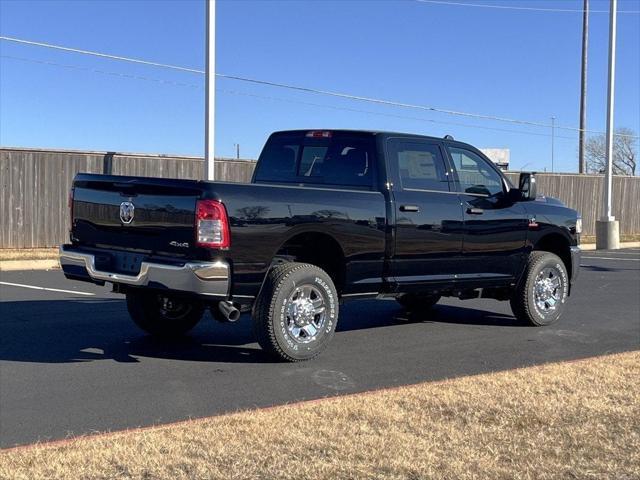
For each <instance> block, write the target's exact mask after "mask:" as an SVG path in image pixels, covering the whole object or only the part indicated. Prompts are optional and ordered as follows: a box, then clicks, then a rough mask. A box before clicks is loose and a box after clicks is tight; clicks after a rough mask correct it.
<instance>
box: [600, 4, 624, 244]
mask: <svg viewBox="0 0 640 480" xmlns="http://www.w3.org/2000/svg"><path fill="white" fill-rule="evenodd" d="M617 9H618V0H611V8H610V10H609V86H608V88H607V139H606V158H607V165H606V168H605V180H604V196H603V203H602V216H601V217H600V221H598V222H597V224H596V248H598V249H600V248H602V249H616V248H620V224H619V222H617V221H616V219H615V217H614V216H613V215H612V213H613V212H612V209H611V205H612V198H611V197H612V178H611V175H612V173H613V172H612V170H613V106H614V96H615V71H616V14H617Z"/></svg>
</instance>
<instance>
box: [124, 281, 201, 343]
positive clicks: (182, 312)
mask: <svg viewBox="0 0 640 480" xmlns="http://www.w3.org/2000/svg"><path fill="white" fill-rule="evenodd" d="M127 310H129V315H130V316H131V319H132V320H133V322H134V323H135V324H136V325H137V326H138V327H140V328H141V329H142V330H144V331H145V332H147V333H149V334H151V335H154V336H157V337H163V338H171V337H177V336H182V335H184V334H185V333H187V332H188V331H189V330H191V329H192V328H193V327H195V326H196V325H197V323H198V322H199V321H200V319H201V318H202V314H203V313H204V306H203V305H202V303H200V302H198V301H197V300H191V299H189V300H188V299H184V298H180V297H176V296H173V295H167V294H164V293H156V292H150V291H145V290H141V291H133V290H131V291H129V292H127Z"/></svg>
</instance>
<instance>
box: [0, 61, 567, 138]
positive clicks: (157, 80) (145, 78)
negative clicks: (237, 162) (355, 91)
mask: <svg viewBox="0 0 640 480" xmlns="http://www.w3.org/2000/svg"><path fill="white" fill-rule="evenodd" d="M0 58H6V59H10V60H17V61H21V62H29V63H35V64H39V65H47V66H53V67H61V68H66V69H72V70H79V71H83V72H90V73H98V74H101V75H108V76H113V77H118V78H124V79H127V80H142V81H150V82H155V83H161V84H166V85H172V86H179V87H191V88H198V89H201V88H202V85H197V84H194V83H184V82H175V81H172V80H166V79H160V78H154V77H148V76H142V75H131V74H126V73H121V72H113V71H108V70H102V69H96V68H89V67H83V66H79V65H71V64H64V63H58V62H52V61H49V60H38V59H34V58H25V57H16V56H13V55H0ZM216 91H217V92H220V93H226V94H230V95H239V96H245V97H252V98H260V99H264V100H273V101H278V102H285V103H294V104H298V105H307V106H312V107H320V108H327V109H332V110H340V111H347V112H355V113H364V114H369V115H378V116H383V117H390V118H399V119H403V120H415V121H420V122H428V123H435V124H441V125H454V126H458V127H464V128H471V129H481V130H493V131H498V132H508V133H515V134H521V135H534V136H539V137H550V136H551V135H550V134H548V133H539V132H530V131H524V130H510V129H506V128H498V127H487V126H484V125H474V124H468V123H459V122H447V121H444V120H433V119H428V118H422V117H412V116H407V115H398V114H393V113H384V112H374V111H372V110H361V109H357V108H350V107H342V106H336V105H326V104H320V103H313V102H305V101H301V100H293V99H285V98H280V97H273V96H268V95H259V94H254V93H246V92H239V91H237V90H224V89H216ZM555 138H562V139H567V140H574V138H573V137H564V136H559V135H556V137H555Z"/></svg>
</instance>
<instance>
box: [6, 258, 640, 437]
mask: <svg viewBox="0 0 640 480" xmlns="http://www.w3.org/2000/svg"><path fill="white" fill-rule="evenodd" d="M580 275H581V277H580V280H579V283H578V285H577V287H576V288H575V290H574V293H573V295H572V297H571V299H570V304H569V306H568V311H567V312H566V313H565V315H564V316H563V317H562V319H561V320H560V321H559V323H557V324H555V325H553V326H550V327H546V328H532V327H524V326H521V325H519V324H517V323H516V322H515V320H514V319H513V318H512V317H511V313H510V310H509V305H508V303H507V302H497V301H494V300H468V301H458V300H454V299H444V300H443V301H442V302H441V303H439V304H438V305H437V306H436V307H435V308H434V310H433V311H432V312H431V313H429V314H423V315H422V316H421V317H420V318H418V319H413V320H416V321H412V322H407V321H406V319H405V318H404V317H405V316H406V315H404V312H403V310H402V309H401V308H400V307H399V306H398V305H397V304H396V303H395V302H394V301H386V300H368V301H360V302H351V303H348V304H345V305H344V306H343V307H342V310H341V317H340V322H339V324H338V333H337V334H336V336H335V338H334V340H333V342H332V345H331V346H330V347H329V349H328V350H327V351H325V353H324V354H323V355H322V356H320V357H319V358H317V359H315V360H312V361H310V362H305V363H298V364H285V363H275V362H274V361H273V360H272V359H270V358H269V357H267V356H266V355H264V354H263V353H262V351H261V350H260V349H259V347H258V345H257V344H256V343H255V341H254V339H253V336H252V333H251V327H250V319H249V318H248V317H247V316H246V315H245V316H243V317H242V319H241V320H240V321H239V322H237V323H236V324H220V323H216V322H214V321H213V320H212V319H211V317H210V316H209V315H207V316H206V317H205V318H204V319H203V321H202V322H201V323H200V324H199V325H198V327H197V328H196V329H195V330H194V331H193V332H192V334H191V335H190V336H189V337H188V338H185V339H183V340H180V341H178V342H176V343H163V342H159V341H157V340H154V339H152V338H150V337H147V336H145V335H144V334H143V333H142V332H140V331H139V330H138V329H137V328H136V327H135V326H134V325H133V324H132V322H131V321H130V320H129V317H128V314H127V312H126V308H125V305H124V302H123V297H122V296H120V295H115V294H111V293H109V288H108V287H97V286H93V285H90V284H84V283H79V282H70V281H67V280H65V279H64V277H63V275H62V273H61V272H60V271H42V272H38V271H22V272H2V274H1V278H0V300H1V303H0V325H1V331H0V446H1V447H9V446H12V445H16V444H25V443H31V442H35V441H38V440H42V441H44V440H50V439H59V438H64V437H66V436H68V435H77V434H84V433H89V432H93V431H104V430H118V429H123V428H128V427H136V426H142V425H151V424H155V423H164V422H172V421H177V420H182V419H187V418H191V417H201V416H207V415H214V414H218V413H222V412H228V411H233V410H237V409H245V408H251V407H256V406H268V405H275V404H281V403H286V402H292V401H297V400H304V399H311V398H319V397H324V396H329V395H336V394H344V393H351V392H358V391H364V390H370V389H376V388H382V387H389V386H396V385H402V384H410V383H416V382H423V381H431V380H437V379H442V378H448V377H454V376H460V375H470V374H476V373H481V372H488V371H495V370H503V369H510V368H516V367H522V366H527V365H532V364H537V363H543V362H552V361H558V360H569V359H576V358H584V357H589V356H595V355H603V354H607V353H613V352H621V351H628V350H635V349H638V348H639V346H640V249H637V248H636V249H627V250H620V251H597V252H584V254H583V259H582V269H581V272H580ZM34 287H35V288H34Z"/></svg>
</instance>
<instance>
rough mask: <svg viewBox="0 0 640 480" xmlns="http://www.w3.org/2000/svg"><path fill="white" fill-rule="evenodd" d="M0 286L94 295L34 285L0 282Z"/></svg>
mask: <svg viewBox="0 0 640 480" xmlns="http://www.w3.org/2000/svg"><path fill="white" fill-rule="evenodd" d="M0 285H8V286H9V287H21V288H30V289H32V290H46V291H48V292H62V293H72V294H74V295H89V296H94V295H95V293H89V292H76V291H74V290H61V289H59V288H47V287H37V286H35V285H23V284H22V283H10V282H0Z"/></svg>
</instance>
